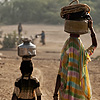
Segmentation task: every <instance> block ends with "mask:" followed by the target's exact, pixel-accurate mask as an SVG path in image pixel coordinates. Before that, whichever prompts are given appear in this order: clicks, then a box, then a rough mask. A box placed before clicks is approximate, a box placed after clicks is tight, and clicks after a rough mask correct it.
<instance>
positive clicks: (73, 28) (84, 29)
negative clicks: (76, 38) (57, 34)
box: [64, 20, 88, 35]
mask: <svg viewBox="0 0 100 100" xmlns="http://www.w3.org/2000/svg"><path fill="white" fill-rule="evenodd" d="M64 31H65V32H68V33H71V34H79V35H82V34H86V33H88V20H82V21H75V20H65V26H64Z"/></svg>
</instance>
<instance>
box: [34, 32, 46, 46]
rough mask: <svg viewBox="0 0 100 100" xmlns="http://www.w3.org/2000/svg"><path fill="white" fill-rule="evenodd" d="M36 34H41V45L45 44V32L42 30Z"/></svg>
mask: <svg viewBox="0 0 100 100" xmlns="http://www.w3.org/2000/svg"><path fill="white" fill-rule="evenodd" d="M36 36H41V40H40V42H41V43H42V45H45V32H44V31H42V32H41V34H37V35H36Z"/></svg>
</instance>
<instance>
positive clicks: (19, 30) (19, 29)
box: [18, 23, 22, 36]
mask: <svg viewBox="0 0 100 100" xmlns="http://www.w3.org/2000/svg"><path fill="white" fill-rule="evenodd" d="M21 32H22V24H21V23H19V25H18V35H19V36H21Z"/></svg>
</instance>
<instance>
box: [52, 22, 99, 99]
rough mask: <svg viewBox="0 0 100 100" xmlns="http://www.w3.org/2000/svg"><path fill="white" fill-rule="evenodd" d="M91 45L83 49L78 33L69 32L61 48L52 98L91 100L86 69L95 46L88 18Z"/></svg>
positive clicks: (95, 42) (93, 33)
mask: <svg viewBox="0 0 100 100" xmlns="http://www.w3.org/2000/svg"><path fill="white" fill-rule="evenodd" d="M88 27H89V29H90V31H91V39H92V45H91V46H90V47H89V48H88V49H87V50H84V46H83V44H82V42H81V40H80V38H79V37H80V36H79V35H78V34H70V37H69V39H67V41H66V42H65V44H64V47H63V49H62V54H61V59H60V68H59V72H58V75H57V80H56V86H55V91H54V96H53V98H54V100H58V90H59V98H60V100H91V95H92V94H91V86H90V81H89V75H88V70H87V63H88V62H89V61H90V56H91V55H92V54H93V52H94V50H95V48H96V47H97V40H96V37H95V32H94V29H93V22H92V20H89V24H88Z"/></svg>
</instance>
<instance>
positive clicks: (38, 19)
mask: <svg viewBox="0 0 100 100" xmlns="http://www.w3.org/2000/svg"><path fill="white" fill-rule="evenodd" d="M71 1H72V0H10V1H9V2H8V0H6V2H4V3H0V22H1V23H4V24H18V23H19V22H21V23H31V24H36V23H38V24H39V23H42V24H62V23H63V19H61V17H60V11H61V8H62V7H63V6H67V5H69V3H70V2H71ZM79 1H80V3H86V4H88V5H89V6H90V7H91V15H92V17H93V20H94V22H95V24H96V25H100V20H99V16H100V10H99V9H100V0H96V1H95V0H79Z"/></svg>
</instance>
